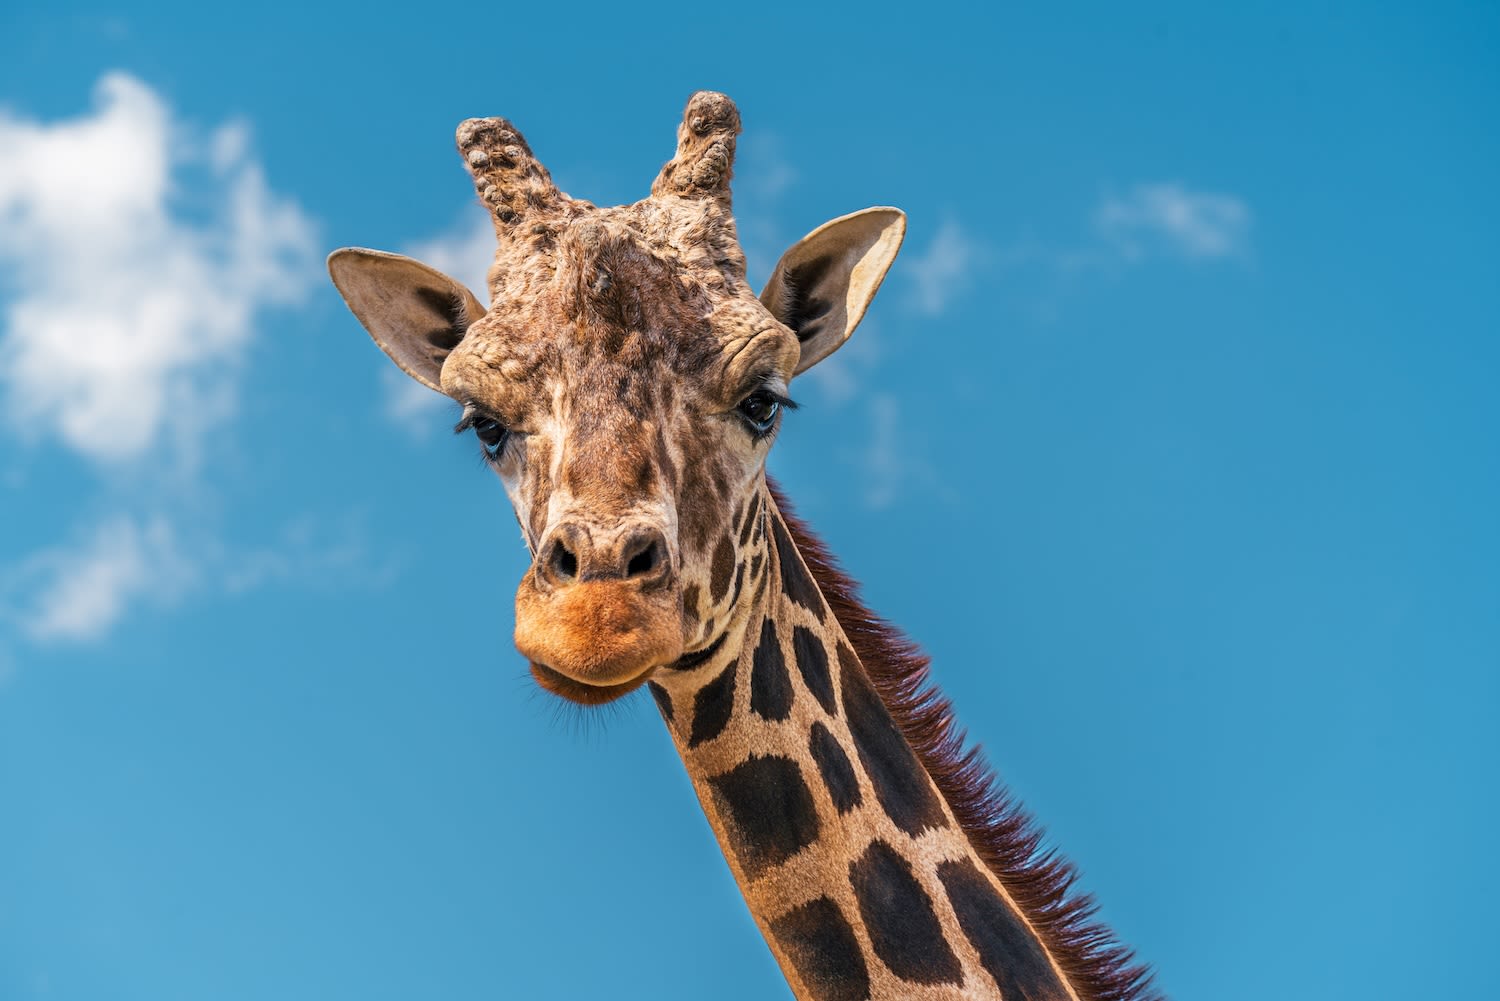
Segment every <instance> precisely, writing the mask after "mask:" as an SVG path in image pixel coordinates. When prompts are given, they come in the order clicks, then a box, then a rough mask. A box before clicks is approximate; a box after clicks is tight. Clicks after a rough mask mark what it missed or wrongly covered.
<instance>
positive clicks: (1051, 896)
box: [766, 476, 1162, 1001]
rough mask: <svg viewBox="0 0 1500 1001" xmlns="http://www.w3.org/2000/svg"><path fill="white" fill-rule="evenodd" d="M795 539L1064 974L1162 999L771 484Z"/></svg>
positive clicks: (911, 650)
mask: <svg viewBox="0 0 1500 1001" xmlns="http://www.w3.org/2000/svg"><path fill="white" fill-rule="evenodd" d="M766 483H767V485H768V486H769V487H770V490H771V497H772V498H773V499H774V500H775V502H776V507H777V508H778V509H779V510H780V512H781V516H782V518H783V520H784V521H785V522H786V527H787V531H788V532H789V533H790V535H791V538H792V542H793V544H794V545H796V547H797V550H798V552H799V553H801V555H802V560H803V562H804V563H806V564H807V569H808V571H809V572H810V573H811V574H812V576H813V579H814V580H815V581H816V582H817V585H818V588H819V590H821V591H822V592H823V598H824V600H825V601H827V602H828V605H829V608H831V609H832V610H833V614H834V617H835V618H837V619H838V622H839V625H840V626H842V627H843V630H844V632H845V634H847V635H848V637H849V641H850V643H852V644H853V646H854V651H855V653H856V654H858V655H859V660H860V663H861V664H862V665H863V666H864V669H865V673H866V674H867V675H868V676H869V679H870V683H871V684H872V685H873V686H874V688H875V691H876V693H877V694H879V696H880V699H881V701H882V702H884V703H885V706H886V709H887V710H889V711H890V714H891V716H892V718H893V719H894V720H895V721H896V725H897V726H898V727H899V728H900V730H901V732H902V734H904V735H905V737H906V739H907V741H908V742H909V743H910V744H911V746H912V748H913V749H914V750H915V751H916V753H917V757H918V758H919V759H920V760H921V762H922V765H923V767H924V768H926V769H927V772H928V774H930V775H931V776H932V779H933V781H934V783H936V785H937V788H938V791H939V792H940V793H942V796H943V798H944V799H945V800H947V802H948V805H949V807H951V808H952V810H953V814H954V816H955V817H956V818H957V819H958V822H959V824H960V826H962V827H963V829H964V832H965V834H967V835H968V838H969V841H970V843H972V844H973V846H974V850H975V852H976V853H977V854H978V856H979V858H980V859H981V860H982V861H983V862H984V863H985V864H986V865H987V866H988V867H989V868H990V871H991V872H993V873H994V874H995V876H996V878H997V879H999V880H1000V883H1001V885H1003V886H1004V887H1005V890H1006V892H1007V893H1008V894H1009V895H1010V897H1011V899H1013V900H1014V901H1015V903H1016V905H1017V906H1018V907H1020V909H1021V911H1022V914H1023V915H1024V916H1025V918H1026V920H1027V921H1028V922H1029V923H1030V924H1031V926H1032V927H1033V928H1034V929H1035V930H1036V932H1037V934H1038V936H1039V937H1040V938H1041V940H1042V943H1043V945H1044V946H1045V947H1046V949H1047V951H1048V952H1049V953H1050V954H1051V955H1052V958H1053V959H1054V960H1055V961H1056V962H1057V964H1058V966H1059V967H1060V968H1061V969H1062V972H1063V974H1064V975H1065V976H1066V977H1067V979H1068V981H1069V982H1070V983H1071V984H1072V985H1073V989H1074V990H1075V991H1077V992H1078V995H1079V997H1080V998H1083V999H1086V1001H1162V995H1161V994H1160V993H1159V992H1158V991H1157V990H1156V989H1155V987H1154V985H1153V983H1152V974H1151V971H1150V970H1149V968H1148V967H1146V966H1145V965H1144V964H1141V963H1138V962H1137V961H1136V959H1135V955H1134V952H1133V951H1132V950H1131V949H1129V948H1128V947H1127V946H1124V945H1122V944H1120V943H1119V942H1117V941H1116V940H1115V936H1114V933H1113V932H1112V931H1110V929H1109V928H1107V927H1106V926H1104V925H1103V924H1102V923H1100V922H1098V921H1097V920H1095V913H1096V911H1097V909H1098V905H1097V904H1096V903H1095V902H1094V899H1093V898H1092V897H1091V896H1089V895H1088V894H1085V893H1082V892H1080V891H1079V890H1078V889H1077V887H1076V885H1075V884H1076V882H1077V870H1076V868H1075V867H1074V865H1073V863H1071V862H1069V861H1068V860H1067V859H1065V858H1064V857H1063V856H1062V855H1060V854H1059V853H1058V852H1057V850H1056V849H1055V848H1053V847H1051V846H1049V845H1047V844H1046V843H1045V840H1044V835H1043V832H1042V830H1041V828H1040V826H1039V825H1038V824H1037V823H1036V821H1035V820H1034V819H1033V818H1032V816H1031V814H1030V813H1028V812H1027V811H1026V809H1025V808H1024V807H1023V806H1021V804H1020V803H1018V802H1017V801H1016V800H1015V798H1014V797H1013V796H1012V795H1011V794H1010V792H1009V790H1007V789H1006V788H1005V786H1004V784H1003V783H1002V782H1001V781H1000V779H999V777H998V776H997V775H996V774H995V772H994V770H993V769H992V768H991V767H990V765H989V763H988V761H986V760H985V756H984V753H983V751H982V750H981V749H980V747H979V746H978V745H968V741H967V733H966V732H965V731H964V730H962V729H961V728H959V726H958V724H957V721H956V719H955V718H954V715H953V707H952V704H951V703H950V702H949V701H948V698H947V697H946V696H945V695H943V693H942V692H941V691H940V690H939V689H938V687H937V686H936V685H935V684H933V683H932V681H931V679H930V677H929V669H928V664H929V658H928V657H927V655H926V654H924V653H923V652H922V651H921V649H920V648H919V647H918V646H917V644H916V643H915V642H913V641H912V640H911V639H910V638H909V637H907V636H906V634H904V633H902V632H901V630H899V629H897V628H896V627H895V626H893V625H891V624H890V623H889V622H887V621H886V620H885V619H883V618H881V617H880V616H879V615H877V614H875V613H874V612H872V611H871V610H870V609H869V608H868V607H866V605H865V604H864V601H863V600H862V599H861V597H860V593H859V585H858V584H857V583H856V582H855V581H854V580H853V579H852V578H850V577H849V576H848V575H847V574H845V573H844V571H843V569H842V568H841V567H840V566H839V564H838V561H837V559H836V558H835V557H834V556H833V554H832V553H830V552H829V551H828V548H827V547H826V546H825V545H824V544H823V542H822V540H821V539H819V538H818V537H817V536H816V535H814V534H813V533H812V531H811V530H810V529H809V528H808V527H807V525H806V524H805V523H804V522H803V521H802V520H801V519H800V518H798V517H797V516H796V514H795V513H793V511H792V509H791V505H790V504H789V503H788V502H787V499H786V497H785V495H784V494H783V493H782V492H781V489H780V487H778V486H777V485H776V483H775V482H774V481H773V480H772V479H771V478H770V476H767V477H766Z"/></svg>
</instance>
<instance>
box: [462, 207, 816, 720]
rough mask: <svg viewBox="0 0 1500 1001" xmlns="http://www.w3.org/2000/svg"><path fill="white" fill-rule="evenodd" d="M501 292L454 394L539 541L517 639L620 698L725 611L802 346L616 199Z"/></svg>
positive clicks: (513, 274) (704, 640) (532, 538)
mask: <svg viewBox="0 0 1500 1001" xmlns="http://www.w3.org/2000/svg"><path fill="white" fill-rule="evenodd" d="M502 286H503V287H502V288H501V289H500V292H501V294H500V295H497V296H496V304H495V306H494V307H492V308H491V309H490V310H489V311H488V312H487V313H486V314H485V315H484V316H483V317H482V318H481V319H480V320H478V321H477V322H475V323H474V324H473V325H472V326H470V327H469V328H468V329H467V331H466V333H465V335H464V337H463V339H462V341H461V342H460V343H459V344H458V346H457V347H455V348H454V349H453V351H452V353H451V354H449V355H448V357H447V359H446V361H445V362H444V364H443V366H442V371H441V384H442V389H443V392H445V393H446V394H447V395H449V396H451V397H452V398H454V399H455V400H457V401H459V402H460V403H462V404H463V406H464V408H465V410H464V418H463V420H462V422H461V426H462V427H467V428H471V429H472V430H473V431H474V432H475V434H476V436H477V437H478V438H479V440H480V444H481V447H482V448H483V450H484V452H485V455H486V458H487V460H488V461H489V463H490V465H491V466H492V467H493V468H494V469H495V471H496V472H497V473H498V474H499V476H500V478H501V480H502V481H503V482H504V484H505V488H506V492H507V493H508V494H509V496H510V500H511V502H512V504H513V505H514V508H515V512H516V516H517V519H518V521H519V522H520V525H521V530H522V533H523V535H524V537H525V539H526V542H527V545H528V546H529V548H530V550H531V552H532V554H533V562H532V565H531V567H530V568H529V569H528V570H527V572H526V574H525V575H524V576H523V578H522V580H521V583H520V586H519V588H518V589H517V592H516V644H517V646H518V648H519V649H520V651H521V653H522V654H523V655H524V656H525V657H526V658H527V659H528V660H529V661H530V662H531V664H532V673H533V675H534V676H535V677H536V679H537V680H538V682H540V683H541V685H542V686H543V687H545V688H547V689H549V690H550V691H553V692H555V693H557V694H559V695H562V696H563V697H565V698H569V699H573V700H575V701H578V702H584V703H598V702H604V701H608V700H610V699H613V698H617V697H619V696H620V695H623V694H624V693H626V692H628V691H630V690H632V689H633V688H635V687H637V686H639V685H640V684H642V683H644V681H645V680H646V678H647V677H648V676H649V675H650V673H651V672H652V671H653V670H654V669H656V668H658V667H662V666H664V665H666V664H670V663H672V662H674V661H676V660H677V659H678V658H679V657H680V656H682V655H683V654H684V653H685V652H687V653H691V652H694V651H695V650H697V649H699V648H701V647H703V646H705V645H707V644H708V643H711V642H712V641H713V639H714V638H715V637H714V636H713V635H711V632H710V630H711V628H718V629H721V628H722V626H723V624H724V623H726V622H727V621H728V619H729V616H728V614H727V612H728V611H729V606H730V605H731V604H732V603H733V602H734V600H735V599H736V598H737V597H738V595H737V594H734V593H732V589H731V587H730V586H729V576H730V574H731V573H732V571H733V569H734V568H735V567H736V566H737V565H738V564H739V563H740V553H739V548H740V539H739V538H738V536H737V533H736V531H735V528H736V525H735V517H734V515H735V513H736V512H738V511H740V510H741V509H742V507H743V505H744V503H745V501H746V500H747V498H748V497H749V496H750V495H751V493H752V491H753V489H754V487H755V485H756V484H757V483H758V481H759V478H760V475H761V471H762V468H763V466H764V463H765V458H766V453H767V451H768V449H769V448H770V444H771V441H772V439H773V438H774V436H775V433H776V430H777V428H778V426H779V423H780V416H781V415H780V411H781V409H782V408H783V407H784V406H785V405H786V403H787V402H788V401H787V400H786V393H787V385H788V383H789V381H790V379H791V376H792V372H793V369H794V368H795V366H796V363H797V360H798V357H799V354H800V346H799V343H798V340H797V338H796V336H795V335H794V334H793V333H792V331H791V330H789V329H788V328H787V327H786V326H785V325H783V324H782V323H780V322H779V321H777V320H776V319H775V318H774V317H773V316H772V315H771V313H770V312H769V310H767V309H766V307H765V306H763V305H762V304H761V303H760V301H759V300H758V299H756V298H755V297H754V296H753V295H752V294H750V292H749V291H748V289H747V288H746V287H745V286H744V284H743V282H735V281H733V280H732V279H731V280H726V279H725V276H724V275H723V274H721V273H720V272H718V271H715V270H708V271H704V270H702V269H699V268H695V267H693V266H692V265H691V264H690V263H687V262H684V261H682V260H680V259H673V258H669V257H665V256H663V255H661V254H659V253H657V252H655V251H654V250H653V249H652V248H650V247H649V246H648V245H646V244H645V243H644V242H643V241H642V240H641V239H640V238H639V237H638V236H637V235H636V231H635V227H634V226H632V225H629V224H628V223H627V221H626V220H624V219H622V218H621V217H620V213H618V212H616V211H614V210H602V211H596V212H594V213H589V214H588V215H587V216H585V217H584V218H582V219H580V220H578V221H576V222H574V223H573V224H571V225H570V226H568V227H566V228H563V229H561V230H560V231H559V232H557V233H556V234H555V244H554V251H553V253H552V255H551V256H550V258H549V259H542V258H539V257H538V258H532V259H531V260H530V261H529V262H522V264H521V266H520V267H517V268H510V269H508V270H507V272H506V274H505V276H504V278H503V280H502ZM516 286H520V287H524V288H527V289H529V290H530V291H531V294H528V295H523V296H517V295H511V294H506V293H507V292H508V291H509V290H510V289H511V288H513V287H516Z"/></svg>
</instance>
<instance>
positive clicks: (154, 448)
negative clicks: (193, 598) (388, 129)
mask: <svg viewBox="0 0 1500 1001" xmlns="http://www.w3.org/2000/svg"><path fill="white" fill-rule="evenodd" d="M0 149H3V150H4V151H5V153H4V155H3V156H0V391H3V392H0V397H3V399H0V418H3V423H0V431H3V432H8V433H9V434H10V435H12V436H14V437H16V438H19V439H21V440H22V441H26V442H29V443H31V444H33V445H37V446H41V445H48V444H52V445H55V446H58V447H61V448H62V449H64V450H67V451H70V452H73V453H75V454H76V455H78V456H80V457H82V458H83V459H84V460H86V461H85V466H86V468H91V469H93V470H94V471H95V474H96V475H100V476H101V481H102V483H103V484H104V486H105V489H104V491H103V493H104V495H105V496H104V503H102V504H100V503H98V501H99V498H97V497H96V498H95V499H94V503H91V505H90V507H92V509H93V510H91V511H90V512H89V514H88V515H87V516H85V517H82V518H81V519H80V520H79V521H78V522H77V523H76V525H75V528H74V530H73V531H72V533H70V534H71V536H72V541H70V542H66V543H59V544H54V545H50V546H44V547H43V548H40V549H38V550H36V551H34V552H33V553H32V554H30V555H29V556H23V557H21V558H19V559H18V560H16V561H14V562H13V563H12V564H11V565H10V566H8V567H0V617H3V618H4V619H5V620H7V622H8V624H10V625H13V626H14V627H16V629H17V631H18V633H19V634H21V635H23V636H25V637H26V638H28V639H30V640H32V641H34V642H44V643H45V642H58V641H82V640H89V639H95V638H98V637H100V636H102V635H104V634H105V633H106V632H107V631H108V630H109V629H111V628H112V627H113V626H114V625H116V624H117V623H118V622H119V621H120V620H121V619H122V618H123V617H124V616H126V615H127V614H129V613H130V611H131V610H133V609H135V608H137V607H139V606H141V605H149V604H165V603H169V602H171V601H172V600H175V599H176V598H177V597H179V596H180V594H181V593H182V591H183V589H184V588H185V587H186V586H187V584H188V583H189V582H191V581H193V580H195V579H197V578H198V577H199V576H200V572H201V570H202V565H201V564H202V560H203V557H202V555H201V554H202V552H203V551H204V549H205V548H206V547H208V546H211V545H212V542H213V540H200V539H196V538H195V539H194V544H193V545H192V546H186V545H183V544H182V543H181V540H180V537H181V528H182V525H183V524H185V523H191V522H192V521H193V514H194V505H193V502H192V500H191V499H190V498H192V497H193V496H196V495H197V494H198V484H197V473H196V470H197V469H198V467H199V465H200V461H199V460H200V456H201V452H202V447H203V444H204V443H205V442H206V441H207V436H208V435H209V434H211V433H213V432H215V431H217V430H218V429H219V428H220V426H221V425H222V424H223V422H224V421H226V420H227V419H228V418H229V417H230V416H232V414H233V413H234V411H235V395H236V391H237V389H238V385H239V375H240V368H241V358H242V355H243V354H244V351H245V348H246V346H247V344H248V343H249V342H250V340H251V339H252V338H253V336H254V334H255V329H256V322H257V320H258V318H259V316H260V315H261V314H262V312H263V311H264V310H266V309H268V308H271V307H277V306H290V305H294V304H296V303H297V302H299V301H301V300H302V299H303V297H304V296H305V295H306V293H307V291H308V290H309V289H310V288H311V287H312V285H313V283H314V282H315V281H316V280H317V278H318V274H319V268H318V267H317V263H316V261H317V255H316V245H315V243H316V241H315V239H314V226H313V224H312V222H311V221H310V219H309V218H308V217H307V216H306V215H305V214H304V213H303V211H302V210H301V209H300V208H299V207H298V206H297V205H296V204H295V202H293V201H292V200H291V199H289V198H287V197H286V196H284V195H280V194H277V193H276V192H274V191H273V190H272V189H271V188H270V186H269V184H268V183H267V181H266V176H265V172H264V170H263V168H262V167H261V164H260V162H259V161H258V159H257V158H256V156H255V154H254V151H253V143H252V141H251V135H250V130H249V128H248V126H247V125H246V124H245V123H243V122H229V123H227V124H224V125H221V126H219V127H218V128H215V129H211V130H203V129H198V128H195V127H193V126H192V125H191V124H189V123H186V122H184V121H182V120H180V119H178V118H177V117H176V116H175V114H174V113H173V111H172V109H171V108H170V107H169V105H168V103H167V102H166V101H165V100H164V99H163V97H162V96H161V95H160V94H158V93H157V92H156V91H154V90H152V89H151V88H150V87H148V86H147V85H145V84H144V83H142V82H141V81H139V80H137V79H135V78H133V77H131V76H128V75H125V74H122V73H112V74H109V75H106V76H105V77H103V78H101V79H100V81H99V83H98V85H97V86H96V88H95V91H94V101H93V108H92V110H90V111H89V112H87V113H85V114H82V115H79V116H76V117H72V118H65V119H61V120H56V121H38V120H34V119H29V118H26V117H25V116H23V115H21V114H19V113H17V112H15V111H13V110H7V109H0ZM164 472H176V473H178V476H177V477H176V478H175V479H174V478H172V477H166V479H167V480H169V481H171V482H173V483H174V484H175V486H173V487H170V488H162V487H161V486H160V484H161V483H162V482H163V479H164V477H163V473H164ZM120 473H134V474H140V475H142V476H149V478H150V479H151V480H152V482H153V483H154V484H156V486H155V487H154V488H153V490H152V491H151V492H150V493H149V495H147V496H146V497H144V498H143V497H140V496H135V497H133V498H132V499H121V498H118V497H117V498H115V499H114V500H113V501H110V500H109V495H110V494H111V489H110V485H111V484H114V483H116V482H117V481H120V480H124V481H127V482H128V481H129V480H130V479H131V477H130V476H129V475H127V476H124V477H120V476H118V475H117V474H120ZM83 475H89V474H88V473H84V474H83ZM17 482H18V483H19V482H20V481H17ZM89 492H92V491H88V492H85V494H84V495H87V493H89ZM188 554H192V555H191V556H189V555H188Z"/></svg>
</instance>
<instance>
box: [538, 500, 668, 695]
mask: <svg viewBox="0 0 1500 1001" xmlns="http://www.w3.org/2000/svg"><path fill="white" fill-rule="evenodd" d="M682 637H683V624H682V594H681V588H680V586H679V585H678V582H677V579H676V575H675V574H674V573H673V572H672V567H671V559H670V557H669V554H668V549H667V543H666V538H665V536H663V534H662V533H661V531H660V530H658V529H654V528H650V529H638V530H635V531H630V532H626V533H623V537H621V538H620V539H619V541H618V542H617V543H615V544H611V545H599V546H595V545H593V544H592V543H591V541H590V533H588V532H587V531H583V530H582V529H581V528H580V527H578V526H566V525H565V526H560V527H559V528H558V529H556V530H554V531H553V532H551V533H549V535H548V538H547V540H546V541H545V542H544V543H543V544H542V546H540V547H539V549H538V552H537V559H536V562H535V563H534V564H533V566H532V569H531V571H530V572H528V573H527V574H526V576H525V577H523V578H522V579H521V585H520V587H519V588H517V590H516V649H518V650H520V652H521V655H522V656H523V657H525V658H526V659H527V660H529V661H530V662H531V673H532V675H533V677H535V678H536V680H537V683H538V684H540V685H541V686H542V687H543V688H545V689H547V690H548V691H550V692H552V693H554V694H556V695H560V696H562V697H563V698H566V699H569V700H571V701H573V702H580V703H583V704H585V705H597V704H599V703H603V702H609V701H612V700H613V699H617V698H619V697H620V696H622V695H625V694H626V693H628V692H630V691H633V690H634V689H635V688H638V687H639V686H640V685H642V684H644V683H645V681H646V679H647V678H648V677H650V675H651V673H652V672H653V671H654V670H655V669H656V668H658V667H661V666H663V665H666V664H670V663H672V662H673V661H675V660H676V659H677V658H678V657H680V656H681V655H682V643H683V638H682Z"/></svg>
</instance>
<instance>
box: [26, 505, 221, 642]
mask: <svg viewBox="0 0 1500 1001" xmlns="http://www.w3.org/2000/svg"><path fill="white" fill-rule="evenodd" d="M192 576H193V569H192V567H191V565H190V564H189V563H188V561H186V560H185V559H184V558H183V557H182V555H181V551H180V549H179V547H178V545H177V540H176V538H175V535H174V533H173V531H172V527H171V525H170V524H168V522H167V521H166V519H165V518H162V517H156V518H153V519H151V520H149V521H145V522H141V523H137V522H136V521H134V520H132V519H130V518H128V517H125V516H116V517H114V518H111V519H109V520H108V521H105V522H104V523H102V524H100V525H99V526H98V528H97V529H96V530H95V531H94V532H93V534H92V535H91V536H90V537H89V538H86V539H83V540H81V541H80V542H78V543H76V544H74V545H72V546H64V547H58V548H55V549H49V550H46V551H43V552H41V553H37V554H35V555H34V556H32V557H31V558H29V559H28V560H27V561H25V562H24V563H23V564H22V565H21V566H20V567H19V568H18V569H17V570H15V571H13V572H12V573H11V574H9V575H8V579H7V580H6V581H5V582H4V584H5V588H4V590H5V592H6V603H7V605H9V606H10V607H9V608H8V609H7V615H8V617H10V618H12V619H14V620H16V622H17V624H18V625H19V626H20V628H21V630H22V631H23V632H24V633H26V634H27V635H28V636H29V637H30V638H31V639H33V640H38V641H43V642H50V641H57V640H89V639H95V638H97V637H99V636H101V635H102V634H103V633H105V632H106V631H108V630H109V628H110V627H111V626H113V625H114V624H115V623H116V622H117V621H119V619H120V618H121V617H122V616H123V615H124V614H125V612H126V610H127V609H128V608H129V607H130V606H131V605H133V604H136V603H138V602H140V601H152V602H157V603H160V602H165V601H169V600H171V599H172V598H173V597H175V596H176V595H177V594H178V593H179V592H180V590H181V589H182V588H183V587H184V586H185V585H186V584H187V583H188V582H189V580H191V578H192ZM11 592H15V593H17V594H18V595H19V598H15V597H12V596H11Z"/></svg>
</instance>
